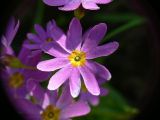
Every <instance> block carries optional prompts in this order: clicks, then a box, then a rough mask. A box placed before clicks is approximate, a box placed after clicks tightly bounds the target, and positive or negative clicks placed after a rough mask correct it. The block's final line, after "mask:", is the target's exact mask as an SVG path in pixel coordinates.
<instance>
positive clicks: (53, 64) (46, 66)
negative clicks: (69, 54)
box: [37, 58, 69, 71]
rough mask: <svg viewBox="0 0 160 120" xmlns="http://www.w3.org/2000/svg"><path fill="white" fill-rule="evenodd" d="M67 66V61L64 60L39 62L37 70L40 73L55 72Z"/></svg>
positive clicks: (55, 59) (56, 59)
mask: <svg viewBox="0 0 160 120" xmlns="http://www.w3.org/2000/svg"><path fill="white" fill-rule="evenodd" d="M67 64H69V60H68V59H65V58H54V59H50V60H45V61H42V62H39V63H38V65H37V69H38V70H41V71H55V70H57V69H60V68H63V67H65V66H67Z"/></svg>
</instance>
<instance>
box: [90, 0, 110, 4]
mask: <svg viewBox="0 0 160 120" xmlns="http://www.w3.org/2000/svg"><path fill="white" fill-rule="evenodd" d="M93 1H94V2H95V3H98V4H108V3H110V2H112V1H113V0H93Z"/></svg>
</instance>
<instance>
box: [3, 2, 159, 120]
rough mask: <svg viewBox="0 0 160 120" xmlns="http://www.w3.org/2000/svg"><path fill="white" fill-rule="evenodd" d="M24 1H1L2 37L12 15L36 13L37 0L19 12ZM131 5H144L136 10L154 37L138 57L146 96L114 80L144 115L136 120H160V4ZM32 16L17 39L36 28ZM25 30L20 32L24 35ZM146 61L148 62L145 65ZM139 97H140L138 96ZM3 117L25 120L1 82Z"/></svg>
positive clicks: (141, 114) (114, 73) (145, 44)
mask: <svg viewBox="0 0 160 120" xmlns="http://www.w3.org/2000/svg"><path fill="white" fill-rule="evenodd" d="M20 1H21V0H16V2H15V0H10V1H9V2H8V1H1V4H0V8H1V12H0V26H1V29H0V35H1V34H2V33H3V31H4V30H5V26H6V24H7V21H8V19H9V17H10V16H11V15H15V16H17V17H18V18H23V17H24V16H23V15H25V14H26V12H27V11H28V10H29V9H34V7H36V4H34V2H35V1H34V0H33V1H32V2H33V4H30V3H29V2H28V1H29V0H26V3H25V4H24V5H22V7H21V8H18V9H17V6H18V4H17V3H21V2H20ZM131 1H133V2H131V3H133V4H134V3H136V2H138V3H139V2H140V1H141V2H140V4H141V5H139V4H138V5H139V6H136V7H135V8H134V9H135V11H137V12H138V13H139V14H142V15H145V16H147V18H148V19H149V20H150V23H149V26H150V29H151V30H150V31H151V34H152V35H150V37H149V38H148V41H146V42H144V41H143V42H144V43H143V44H144V45H142V47H143V49H144V51H142V50H141V48H139V50H140V52H141V53H140V55H142V56H138V55H137V56H136V58H138V57H140V58H142V61H141V63H143V62H144V63H143V64H140V63H138V64H137V67H138V65H140V68H137V69H139V70H137V71H142V73H143V75H142V74H141V76H145V77H144V78H145V79H147V81H142V83H141V85H142V86H139V88H141V87H142V91H143V92H142V91H136V92H135V91H128V92H126V90H127V88H124V86H125V85H124V84H125V83H126V81H125V82H123V83H121V81H120V80H119V81H115V80H113V82H112V84H113V85H114V86H115V87H116V88H117V89H118V90H119V91H121V92H122V93H124V96H125V97H126V98H127V99H128V100H129V101H131V103H133V104H135V105H136V106H137V107H138V108H139V109H140V111H141V112H140V114H138V115H137V116H136V117H135V118H134V120H159V119H160V115H159V108H160V103H159V101H160V99H159V98H160V93H159V92H160V89H159V88H160V87H159V86H160V30H159V28H160V22H159V20H160V19H159V14H158V10H160V8H159V4H158V2H156V1H149V0H148V1H146V0H131ZM24 6H25V7H24ZM141 6H143V9H142V8H141ZM19 9H20V10H19ZM101 9H102V8H101ZM62 14H63V13H62ZM66 14H68V13H66ZM27 15H28V14H27ZM68 15H70V14H68ZM28 16H29V17H28V18H26V20H24V21H22V24H23V23H24V24H25V25H23V27H22V28H21V29H22V31H23V32H22V34H21V35H18V36H17V38H21V37H22V36H25V34H26V32H27V30H29V29H30V26H31V25H32V23H31V22H27V19H29V18H30V17H32V16H34V14H32V13H31V14H29V15H28ZM48 19H49V18H48ZM21 29H20V32H21ZM24 29H25V30H24ZM22 38H23V37H22ZM19 44H20V43H19ZM146 50H147V51H146ZM121 51H122V50H121ZM121 51H119V52H118V54H119V55H122V54H120V52H121ZM122 53H123V51H122ZM131 58H132V57H131ZM145 59H146V61H143V60H145ZM120 60H121V59H120ZM117 64H118V63H117ZM123 64H125V63H123ZM146 65H148V66H149V67H146ZM111 66H112V65H111ZM115 69H117V68H116V67H115V68H114V67H113V69H112V71H113V76H114V75H116V76H117V77H115V78H114V79H118V77H119V74H118V73H117V72H116V70H115ZM124 69H125V68H124ZM119 70H120V68H119ZM147 73H148V74H147ZM135 74H140V73H138V72H137V73H135ZM146 76H147V77H146ZM128 78H129V77H128ZM126 84H129V83H126ZM123 85H124V86H123ZM138 90H139V89H138ZM131 92H133V94H130V93H131ZM137 93H140V95H139V96H138V95H137ZM135 94H136V95H135ZM0 117H1V118H0V119H2V118H4V120H8V119H15V120H22V118H21V117H20V116H19V115H18V114H17V113H16V111H15V109H14V108H13V106H12V105H11V104H10V102H9V101H8V99H7V96H6V94H5V92H4V89H3V88H2V85H1V82H0Z"/></svg>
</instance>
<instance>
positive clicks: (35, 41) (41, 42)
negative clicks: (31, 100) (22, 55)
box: [24, 20, 66, 50]
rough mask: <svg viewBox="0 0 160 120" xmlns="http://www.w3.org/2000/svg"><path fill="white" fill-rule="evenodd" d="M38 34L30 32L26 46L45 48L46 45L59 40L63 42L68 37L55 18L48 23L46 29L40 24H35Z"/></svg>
mask: <svg viewBox="0 0 160 120" xmlns="http://www.w3.org/2000/svg"><path fill="white" fill-rule="evenodd" d="M34 28H35V31H36V33H37V34H33V33H28V34H27V37H28V42H27V43H26V44H24V47H26V48H28V49H31V50H43V48H44V46H45V45H47V44H50V43H52V42H53V41H57V42H58V43H59V44H61V41H64V40H65V39H66V36H65V34H64V33H63V31H62V30H61V29H60V28H59V27H57V25H56V23H55V21H54V20H52V21H49V22H48V23H47V27H46V30H44V29H43V28H42V27H41V26H40V25H38V24H36V25H35V26H34Z"/></svg>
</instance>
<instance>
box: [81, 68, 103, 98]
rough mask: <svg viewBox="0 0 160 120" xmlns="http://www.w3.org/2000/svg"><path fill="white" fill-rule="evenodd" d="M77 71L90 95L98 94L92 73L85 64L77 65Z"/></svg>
mask: <svg viewBox="0 0 160 120" xmlns="http://www.w3.org/2000/svg"><path fill="white" fill-rule="evenodd" d="M79 71H80V73H81V75H82V77H83V79H84V84H85V86H86V88H87V89H88V91H89V92H90V93H91V94H92V95H96V96H97V95H99V94H100V88H99V86H98V83H97V80H96V78H95V76H94V74H93V73H92V72H91V71H90V70H89V68H87V67H86V66H83V67H79Z"/></svg>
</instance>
